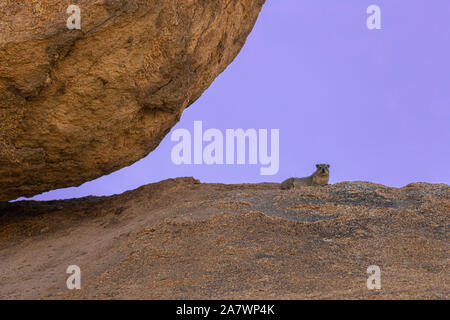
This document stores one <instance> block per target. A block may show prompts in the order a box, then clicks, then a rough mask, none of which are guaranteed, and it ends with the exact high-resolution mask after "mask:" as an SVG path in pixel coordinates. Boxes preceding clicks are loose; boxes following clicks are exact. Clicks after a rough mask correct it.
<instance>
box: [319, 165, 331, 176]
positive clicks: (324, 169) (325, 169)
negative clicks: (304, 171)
mask: <svg viewBox="0 0 450 320" xmlns="http://www.w3.org/2000/svg"><path fill="white" fill-rule="evenodd" d="M316 168H317V173H318V174H319V175H323V176H327V175H329V173H330V171H329V169H330V165H329V164H316Z"/></svg>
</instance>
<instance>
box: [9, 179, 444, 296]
mask: <svg viewBox="0 0 450 320" xmlns="http://www.w3.org/2000/svg"><path fill="white" fill-rule="evenodd" d="M449 191H450V187H449V186H448V185H445V184H426V183H417V184H410V185H408V186H406V187H404V188H400V189H398V188H389V187H386V186H382V185H377V184H373V183H368V182H345V183H339V184H335V185H330V186H323V187H302V188H300V189H296V190H290V191H283V190H280V185H279V184H253V185H222V184H200V183H199V182H198V181H196V180H194V179H192V178H181V179H175V180H167V181H163V182H160V183H156V184H152V185H148V186H144V187H141V188H139V189H137V190H134V191H130V192H126V193H124V194H122V195H117V196H113V197H109V198H106V197H100V198H98V197H88V198H83V199H74V200H65V201H51V202H17V203H5V204H0V299H16V298H32V299H37V298H47V299H49V298H58V299H79V298H83V299H110V298H116V299H125V298H127V299H129V298H131V299H310V298H326V299H360V298H364V299H431V298H433V299H448V298H449V292H450V288H449V283H450V281H449V280H450V279H449V273H448V272H447V270H448V258H449V253H450V251H449V249H450V248H449V223H450V219H449V218H450V192H449ZM73 264H76V265H78V266H79V267H80V268H81V271H82V289H81V290H79V291H69V290H67V288H66V280H67V277H68V275H67V274H66V273H65V271H66V268H67V267H68V266H69V265H73ZM370 265H377V266H379V267H380V268H381V290H373V291H370V290H368V289H367V288H366V281H367V278H368V276H369V275H368V274H367V273H366V270H367V267H369V266H370Z"/></svg>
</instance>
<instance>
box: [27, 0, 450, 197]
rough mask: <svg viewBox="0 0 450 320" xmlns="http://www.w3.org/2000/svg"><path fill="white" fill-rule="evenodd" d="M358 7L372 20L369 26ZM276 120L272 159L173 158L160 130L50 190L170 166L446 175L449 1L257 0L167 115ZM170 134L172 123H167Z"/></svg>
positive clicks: (245, 177) (114, 181)
mask: <svg viewBox="0 0 450 320" xmlns="http://www.w3.org/2000/svg"><path fill="white" fill-rule="evenodd" d="M369 5H378V6H379V7H380V8H381V30H369V29H368V28H367V26H366V20H367V18H368V17H369V14H367V13H366V10H367V8H368V6H369ZM195 120H201V121H202V122H203V127H204V130H206V129H208V128H216V129H219V130H220V131H222V132H223V133H224V134H225V130H226V129H236V128H243V129H249V128H255V129H269V130H270V129H279V130H280V154H279V159H280V168H279V172H278V174H276V175H273V176H261V175H260V167H261V166H260V165H205V164H204V165H180V166H177V165H175V164H173V163H172V160H171V150H172V148H173V147H174V146H175V145H176V142H173V141H171V139H170V137H171V134H169V135H168V136H166V138H165V139H164V140H163V142H162V143H161V145H160V146H159V147H158V148H157V149H156V150H155V151H153V152H152V153H151V154H150V155H148V156H147V157H146V158H144V159H142V160H140V161H139V162H137V163H135V164H134V165H132V166H130V167H127V168H124V169H122V170H120V171H118V172H115V173H112V174H110V175H108V176H105V177H102V178H99V179H97V180H95V181H91V182H87V183H85V184H84V185H82V186H80V187H78V188H68V189H62V190H55V191H52V192H48V193H44V194H43V195H40V196H37V197H35V198H34V199H37V200H49V199H61V198H74V197H82V196H86V195H110V194H115V193H122V192H124V191H126V190H130V189H135V188H137V187H139V186H141V185H144V184H148V183H152V182H156V181H160V180H164V179H167V178H173V177H180V176H194V177H196V178H197V179H200V180H201V181H202V182H223V183H243V182H248V183H253V182H263V181H269V182H272V181H274V182H280V181H282V180H284V179H286V178H288V177H291V176H298V177H302V176H306V175H309V174H311V173H312V171H314V165H315V164H316V163H329V164H330V165H331V168H330V170H331V178H330V183H335V182H340V181H351V180H365V181H372V182H376V183H381V184H385V185H389V186H394V187H400V186H404V185H406V184H408V183H410V182H418V181H423V182H431V183H441V182H443V183H447V184H449V183H450V170H449V168H448V166H449V164H450V147H449V146H450V143H449V142H450V1H448V0H370V1H366V0H340V1H336V0H315V1H312V0H267V2H266V4H265V6H264V8H263V10H262V12H261V15H260V17H259V20H258V22H257V23H256V26H255V28H254V30H253V32H252V33H251V35H250V36H249V38H248V41H247V43H246V44H245V47H244V48H243V50H242V51H241V53H240V54H239V56H238V57H237V58H236V60H235V61H234V62H233V63H232V64H231V65H230V66H229V67H228V68H227V69H226V70H225V72H224V73H222V74H221V75H220V76H219V77H218V78H217V79H216V81H215V82H214V83H213V84H212V86H211V87H210V88H209V89H208V90H207V91H206V92H205V93H204V94H203V96H202V97H201V98H200V99H199V100H198V101H197V102H195V103H194V104H193V105H192V106H191V107H190V108H189V109H187V110H186V111H185V113H184V115H183V117H182V118H181V121H180V122H179V123H178V125H177V126H176V127H175V128H173V130H175V129H177V128H185V129H188V130H189V131H190V132H193V122H194V121H195ZM172 132H173V131H172Z"/></svg>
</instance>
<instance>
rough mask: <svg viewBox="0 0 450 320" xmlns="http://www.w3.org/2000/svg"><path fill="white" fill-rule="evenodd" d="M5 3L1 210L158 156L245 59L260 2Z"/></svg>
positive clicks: (1, 10)
mask: <svg viewBox="0 0 450 320" xmlns="http://www.w3.org/2000/svg"><path fill="white" fill-rule="evenodd" d="M73 3H74V1H71V0H70V1H69V0H46V1H41V0H28V1H17V0H2V1H1V2H0V201H6V200H11V199H15V198H17V197H19V196H32V195H35V194H38V193H40V192H43V191H47V190H51V189H55V188H60V187H68V186H77V185H80V184H81V183H83V182H85V181H88V180H92V179H94V178H97V177H100V176H102V175H104V174H107V173H110V172H112V171H114V170H117V169H120V168H122V167H125V166H128V165H130V164H132V163H133V162H135V161H137V160H139V159H141V158H142V157H144V156H145V155H147V154H148V153H149V152H150V151H152V150H153V149H155V148H156V146H157V145H158V144H159V143H160V141H161V140H162V138H163V137H164V136H165V135H166V134H167V133H168V131H169V130H170V128H172V126H173V125H174V124H175V123H176V122H177V121H178V120H179V119H180V116H181V113H182V112H183V110H184V109H185V108H186V107H187V106H189V105H190V104H192V103H193V102H194V101H195V100H196V99H197V98H199V97H200V95H201V94H202V93H203V92H204V91H205V90H206V89H207V87H208V86H209V85H210V84H211V83H212V81H213V80H214V79H215V77H216V76H217V75H218V74H220V73H221V72H222V71H223V70H224V69H225V68H226V67H227V65H228V64H230V63H231V61H232V60H233V59H234V58H235V56H236V55H237V54H238V52H239V51H240V49H241V48H242V46H243V45H244V42H245V40H246V38H247V36H248V34H249V33H250V31H251V29H252V27H253V25H254V23H255V21H256V19H257V16H258V13H259V12H260V9H261V7H262V5H263V3H264V0H214V1H210V0H152V1H150V0H79V1H75V3H77V4H78V6H79V7H80V9H81V18H82V20H81V22H82V30H81V31H80V30H68V28H67V26H66V21H67V19H68V17H69V14H67V13H66V10H67V8H68V6H69V5H70V4H73Z"/></svg>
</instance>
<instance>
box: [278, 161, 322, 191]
mask: <svg viewBox="0 0 450 320" xmlns="http://www.w3.org/2000/svg"><path fill="white" fill-rule="evenodd" d="M316 168H317V170H316V172H314V173H313V174H312V175H310V176H309V177H306V178H289V179H287V180H285V181H283V182H282V183H281V189H284V190H286V189H291V188H295V187H300V186H318V185H327V184H328V179H329V178H330V171H329V169H330V165H329V164H316Z"/></svg>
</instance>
